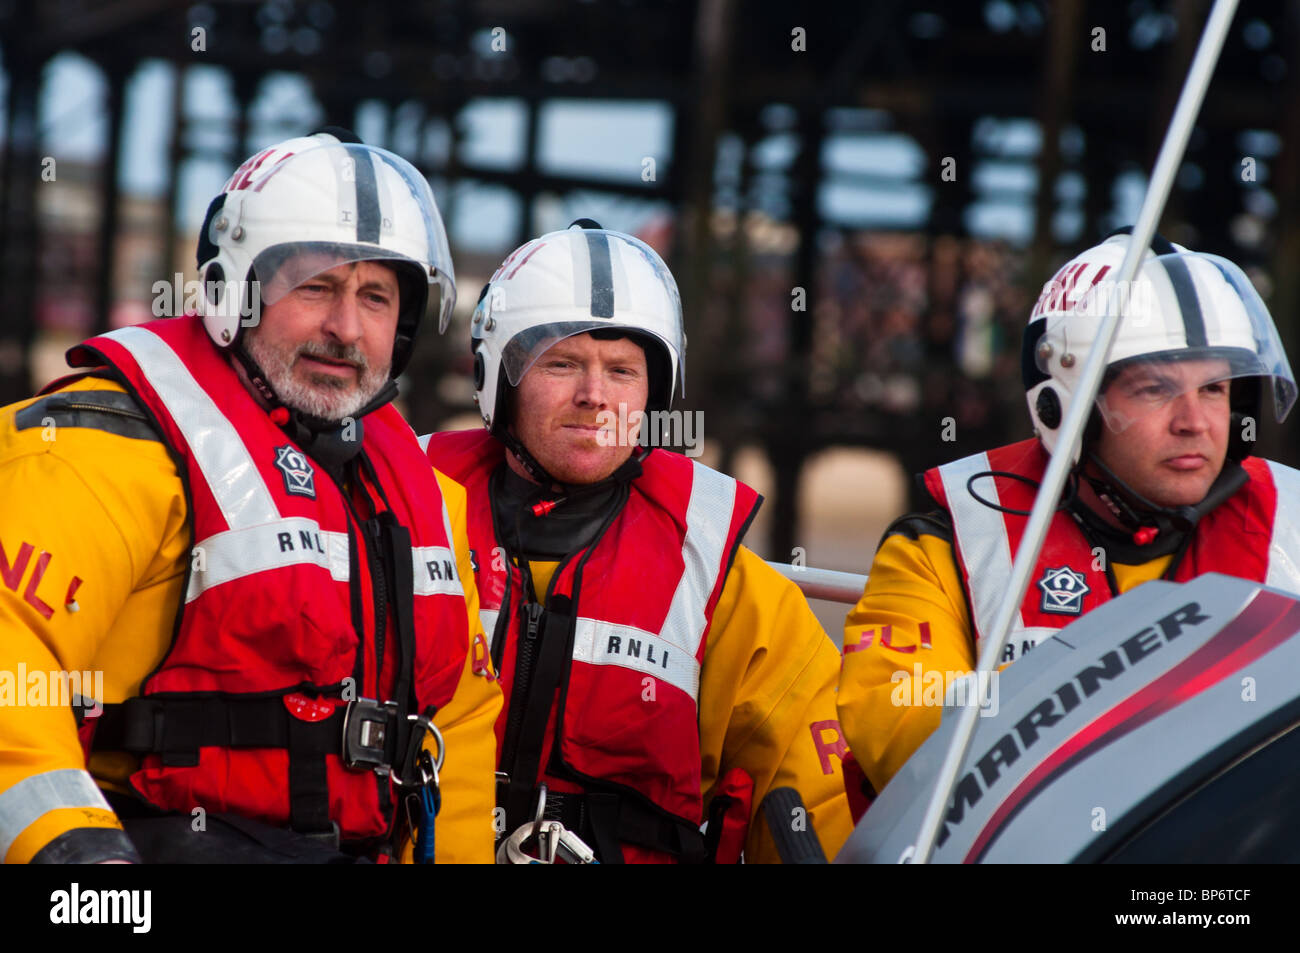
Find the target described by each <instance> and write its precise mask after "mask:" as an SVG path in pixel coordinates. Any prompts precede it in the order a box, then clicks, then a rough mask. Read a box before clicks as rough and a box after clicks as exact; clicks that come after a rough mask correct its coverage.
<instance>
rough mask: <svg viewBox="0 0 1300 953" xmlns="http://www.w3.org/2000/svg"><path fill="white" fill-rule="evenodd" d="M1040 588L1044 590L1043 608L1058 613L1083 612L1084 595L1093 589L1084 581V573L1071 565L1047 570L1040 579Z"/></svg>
mask: <svg viewBox="0 0 1300 953" xmlns="http://www.w3.org/2000/svg"><path fill="white" fill-rule="evenodd" d="M1038 588H1039V589H1041V590H1043V604H1042V610H1043V611H1044V612H1055V613H1057V614H1058V615H1078V614H1079V613H1081V612H1082V611H1083V597H1084V596H1086V595H1087V594H1088V593H1089V592H1091V591H1092V587H1091V586H1089V585H1088V583H1087V582H1085V581H1084V578H1083V573H1081V572H1075V571H1074V570H1073V569H1071V568H1070V567H1069V566H1062V567H1061V568H1060V569H1048V570H1047V571H1045V572H1044V573H1043V578H1042V579H1040V580H1038Z"/></svg>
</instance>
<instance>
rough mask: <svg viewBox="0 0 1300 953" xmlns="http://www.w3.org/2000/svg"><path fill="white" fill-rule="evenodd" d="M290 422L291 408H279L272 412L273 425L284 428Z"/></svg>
mask: <svg viewBox="0 0 1300 953" xmlns="http://www.w3.org/2000/svg"><path fill="white" fill-rule="evenodd" d="M288 422H289V408H287V407H277V408H275V410H273V411H271V423H273V424H275V425H276V426H277V427H283V426H284V425H285V424H287V423H288Z"/></svg>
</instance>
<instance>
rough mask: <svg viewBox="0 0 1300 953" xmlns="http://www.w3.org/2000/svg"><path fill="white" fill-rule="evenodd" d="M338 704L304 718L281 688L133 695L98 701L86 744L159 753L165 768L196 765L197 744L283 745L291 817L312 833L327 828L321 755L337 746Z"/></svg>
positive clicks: (296, 826)
mask: <svg viewBox="0 0 1300 953" xmlns="http://www.w3.org/2000/svg"><path fill="white" fill-rule="evenodd" d="M344 711H345V709H343V708H339V709H337V710H336V711H335V712H334V713H333V714H331V715H330V716H329V717H328V718H324V719H322V720H321V721H316V722H307V721H302V720H301V719H298V718H295V717H293V716H292V715H290V714H289V711H288V709H286V708H285V706H284V701H283V696H281V695H275V696H271V697H259V698H229V697H224V698H223V697H208V698H157V697H152V696H151V697H146V698H131V699H128V700H127V701H125V702H122V703H121V704H106V705H104V711H103V713H102V714H101V715H100V716H99V717H98V718H97V719H96V720H95V721H96V725H95V735H94V742H93V745H92V748H93V750H95V751H127V752H130V753H131V754H135V755H149V754H156V755H160V756H161V757H162V762H163V764H164V765H165V766H168V767H194V766H196V765H197V764H198V763H199V748H201V747H204V748H206V747H218V748H284V749H287V750H288V752H289V812H290V823H291V825H292V827H293V829H294V830H295V831H299V832H301V833H318V832H324V831H331V830H333V824H332V822H331V821H330V816H329V784H328V780H327V774H326V769H325V757H326V755H328V754H338V753H339V752H340V751H341V750H342V732H343V717H344Z"/></svg>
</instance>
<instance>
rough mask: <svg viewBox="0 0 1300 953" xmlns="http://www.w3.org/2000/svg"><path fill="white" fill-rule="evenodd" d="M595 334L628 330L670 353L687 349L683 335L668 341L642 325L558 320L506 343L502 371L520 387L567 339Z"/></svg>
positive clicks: (682, 385) (680, 371)
mask: <svg viewBox="0 0 1300 953" xmlns="http://www.w3.org/2000/svg"><path fill="white" fill-rule="evenodd" d="M677 327H678V328H679V329H680V327H681V324H680V323H679V324H678V325H677ZM591 331H626V332H627V335H628V337H631V338H636V337H643V338H645V337H648V338H651V339H653V340H656V341H659V342H661V343H662V344H663V345H664V346H665V347H666V348H668V349H669V353H670V354H681V353H683V352H684V349H685V346H686V345H685V341H684V340H683V339H682V336H681V335H680V334H679V335H678V337H677V340H675V341H666V340H664V337H663V335H662V334H659V333H658V332H656V331H651V330H649V329H648V328H645V327H642V326H639V325H633V324H623V323H621V322H617V321H609V320H604V321H602V320H599V319H593V320H591V321H555V322H552V323H550V324H538V325H533V326H532V327H528V328H524V329H523V330H522V331H520V332H519V333H518V334H516V335H515V336H514V337H512V338H511V339H510V340H509V341H507V342H506V345H505V347H504V348H503V349H502V351H501V369H502V371H504V372H505V375H506V380H508V381H509V382H510V385H511V386H512V387H517V386H518V385H519V382H520V381H521V380H522V379H523V377H524V375H525V374H527V373H528V371H529V370H530V369H531V368H532V366H533V365H534V364H536V363H537V361H538V360H539V359H540V358H541V357H542V355H543V354H545V353H546V352H547V351H549V350H550V349H551V348H552V347H554V346H555V345H556V344H558V343H560V342H561V341H563V340H565V339H566V338H571V337H576V336H577V335H579V334H587V333H588V332H591ZM675 371H676V374H677V376H678V379H679V381H680V384H679V388H680V390H681V393H682V394H683V396H684V395H685V393H686V380H685V373H686V372H685V368H684V367H681V366H678V367H677V368H675Z"/></svg>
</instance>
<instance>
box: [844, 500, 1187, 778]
mask: <svg viewBox="0 0 1300 953" xmlns="http://www.w3.org/2000/svg"><path fill="white" fill-rule="evenodd" d="M1171 558H1172V556H1162V557H1160V558H1158V559H1153V560H1151V561H1149V562H1146V563H1142V564H1140V565H1123V564H1120V563H1117V562H1112V563H1111V568H1112V569H1113V570H1114V573H1115V580H1116V583H1117V584H1118V587H1119V591H1120V592H1121V593H1123V592H1127V591H1128V590H1130V589H1132V588H1134V587H1135V586H1138V585H1141V584H1142V583H1144V582H1148V581H1150V580H1152V579H1158V578H1160V576H1161V575H1162V574H1163V573H1164V571H1165V569H1166V568H1167V567H1168V565H1169V561H1170V559H1171ZM924 622H928V623H929V640H930V646H929V647H928V648H927V647H925V646H923V645H922V633H921V628H920V627H921V624H922V623H924ZM886 625H888V626H892V630H891V635H890V638H889V640H888V645H886V644H884V640H882V639H880V638H874V639H872V641H871V644H870V645H868V646H867V647H866V648H862V649H859V646H860V644H861V642H862V638H863V634H864V633H865V632H866V631H867V630H869V629H875V630H877V634H879V632H880V630H881V628H882V627H883V626H886ZM976 661H977V659H976V655H975V640H974V636H973V635H972V629H971V623H970V613H969V610H968V609H967V605H966V595H965V591H964V589H963V587H962V583H961V577H960V575H959V570H958V568H957V560H956V556H955V554H954V553H953V547H952V527H951V523H950V522H949V521H948V517H947V514H945V513H936V514H930V515H926V516H912V517H905V518H903V519H901V520H899V521H897V522H896V523H894V525H893V526H891V527H890V528H889V530H888V531H886V534H885V538H884V540H882V542H881V544H880V548H879V550H878V551H877V552H876V558H875V561H874V562H873V563H872V564H871V573H870V575H869V576H868V578H867V585H866V589H865V590H864V591H863V593H862V598H861V599H860V600H858V604H857V605H856V606H854V607H853V609H852V610H851V611H850V612H849V614H848V618H847V619H845V621H844V667H843V670H842V671H841V673H840V690H839V715H840V724H841V725H843V727H844V734H845V737H846V738H847V739H848V742H849V750H851V751H852V752H853V755H854V757H855V758H856V759H857V761H858V763H859V764H860V765H861V766H862V769H863V771H864V772H865V773H866V776H867V779H868V780H869V781H870V782H871V785H872V787H874V788H875V789H876V791H881V790H883V789H884V787H885V785H886V784H887V783H888V782H889V779H890V778H892V777H893V776H894V775H895V774H896V773H897V772H898V769H899V768H901V767H902V766H903V763H904V762H905V761H906V760H907V759H908V758H909V757H911V755H912V752H914V751H915V750H916V749H917V748H919V747H920V746H921V743H922V742H923V741H925V739H926V738H928V737H929V736H930V733H931V732H932V731H934V729H935V728H937V727H938V726H939V719H940V715H941V713H942V708H940V707H938V706H933V705H909V704H896V701H897V700H898V699H910V698H912V697H913V690H912V680H913V679H914V678H915V677H916V668H915V666H918V665H919V666H920V667H921V668H920V672H921V678H922V679H924V678H925V675H926V673H929V672H942V673H945V674H946V673H955V672H969V671H972V670H973V669H974V668H975V665H976ZM931 681H933V679H932V680H931ZM945 684H946V682H945Z"/></svg>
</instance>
